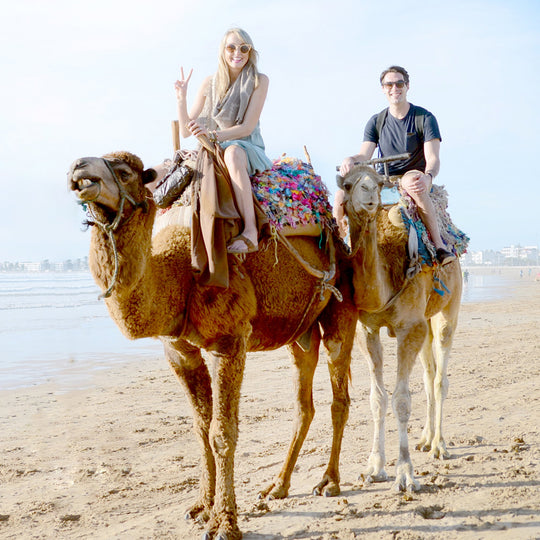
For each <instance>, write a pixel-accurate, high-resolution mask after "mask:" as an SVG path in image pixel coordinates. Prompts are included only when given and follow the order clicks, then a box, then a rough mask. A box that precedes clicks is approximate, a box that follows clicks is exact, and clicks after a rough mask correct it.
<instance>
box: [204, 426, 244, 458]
mask: <svg viewBox="0 0 540 540" xmlns="http://www.w3.org/2000/svg"><path fill="white" fill-rule="evenodd" d="M237 439H238V429H236V427H233V428H228V429H224V430H220V431H217V430H215V429H211V430H210V445H211V446H212V452H213V453H214V455H215V456H220V457H222V458H224V457H227V456H229V455H230V454H231V453H234V450H235V448H236V441H237Z"/></svg>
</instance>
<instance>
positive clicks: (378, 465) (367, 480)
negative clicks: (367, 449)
mask: <svg viewBox="0 0 540 540" xmlns="http://www.w3.org/2000/svg"><path fill="white" fill-rule="evenodd" d="M358 479H359V480H362V482H363V483H364V484H373V483H379V482H386V481H387V480H388V474H386V471H385V470H384V464H383V461H382V460H380V459H371V458H370V460H369V462H368V467H367V469H366V470H365V472H364V473H363V474H361V475H360V476H359V477H358Z"/></svg>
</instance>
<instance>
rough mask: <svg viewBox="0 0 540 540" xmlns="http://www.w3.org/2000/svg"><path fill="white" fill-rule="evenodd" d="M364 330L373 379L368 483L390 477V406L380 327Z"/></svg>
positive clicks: (366, 478)
mask: <svg viewBox="0 0 540 540" xmlns="http://www.w3.org/2000/svg"><path fill="white" fill-rule="evenodd" d="M362 330H363V336H364V339H365V346H366V348H367V361H368V367H369V376H370V380H371V390H370V395H369V403H370V405H371V414H372V416H373V446H372V448H371V454H370V455H369V459H368V466H367V469H366V470H365V472H364V475H363V478H364V481H365V482H367V483H370V482H384V481H386V480H387V479H388V475H387V474H386V471H385V470H384V467H385V465H386V457H385V453H384V419H385V416H386V409H387V408H388V394H387V392H386V389H385V387H384V380H383V351H382V345H381V340H380V336H379V329H378V328H377V329H371V328H368V327H366V326H364V325H362Z"/></svg>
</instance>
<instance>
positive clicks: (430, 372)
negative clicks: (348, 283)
mask: <svg viewBox="0 0 540 540" xmlns="http://www.w3.org/2000/svg"><path fill="white" fill-rule="evenodd" d="M337 180H338V185H339V187H341V188H342V189H343V190H344V192H345V199H344V204H345V210H346V214H347V216H348V220H349V227H350V237H351V251H352V255H351V258H352V266H353V286H354V303H355V305H356V306H357V308H358V310H359V319H360V322H361V325H360V326H361V328H362V337H361V339H362V342H363V346H364V349H365V350H366V351H367V359H368V364H369V369H370V378H371V393H370V402H371V409H372V414H373V421H374V438H373V447H372V450H371V454H370V457H369V460H368V467H367V470H366V474H365V478H366V480H367V481H368V482H369V481H383V480H386V479H387V473H386V471H385V452H384V420H385V414H386V408H387V403H388V396H387V392H386V390H385V388H384V382H383V351H382V346H381V342H380V336H379V333H380V329H381V328H382V327H387V329H388V333H389V335H390V336H391V337H396V338H397V380H396V387H395V389H394V392H393V395H392V405H393V409H394V414H395V416H396V418H397V421H398V433H399V456H398V460H397V465H396V480H395V483H394V488H395V489H396V490H398V491H400V490H416V489H419V484H418V482H417V480H416V479H415V477H414V472H413V465H412V462H411V458H410V453H409V443H408V436H407V424H408V421H409V416H410V411H411V397H410V393H409V376H410V373H411V370H412V367H413V365H414V362H415V359H416V357H417V355H418V354H420V358H421V361H422V364H423V366H424V386H425V391H426V395H427V418H426V423H425V427H424V430H423V433H422V437H421V439H420V443H419V445H418V447H417V448H419V449H422V450H424V451H429V452H430V453H431V454H432V455H433V456H434V457H435V458H441V459H442V458H447V457H448V456H449V454H448V451H447V449H446V444H445V442H444V438H443V433H442V423H443V411H442V409H443V402H444V399H445V398H446V395H447V392H448V377H447V365H448V359H449V355H450V349H451V346H452V339H453V336H454V333H455V331H456V326H457V321H458V312H459V307H460V303H461V288H462V282H461V269H460V265H459V261H458V260H456V261H454V262H452V263H450V264H448V265H446V266H444V267H440V266H433V267H424V268H423V269H422V271H421V272H420V273H418V274H416V275H415V276H414V277H413V278H412V279H406V277H405V275H406V270H407V268H408V258H407V252H406V247H407V237H408V235H407V231H406V230H405V227H404V225H403V223H402V222H401V223H396V219H395V215H394V216H393V215H392V210H390V211H389V210H387V209H385V208H383V207H382V206H381V199H380V190H381V187H382V184H383V179H382V177H380V176H379V175H378V174H377V173H376V172H375V171H374V170H373V169H372V168H371V167H366V166H358V167H356V168H354V169H353V170H351V171H350V172H349V173H348V174H347V176H346V177H344V178H342V177H340V176H338V179H337ZM412 234H416V233H415V232H414V231H413V232H412ZM436 278H437V279H440V280H441V281H442V282H443V283H444V284H445V286H446V287H447V289H448V290H449V291H450V292H445V293H444V295H443V296H441V295H439V294H437V293H436V292H435V291H434V288H437V289H440V288H441V287H440V286H439V285H438V282H437V283H436V282H435V281H434V280H435V279H436Z"/></svg>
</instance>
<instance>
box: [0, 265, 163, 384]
mask: <svg viewBox="0 0 540 540" xmlns="http://www.w3.org/2000/svg"><path fill="white" fill-rule="evenodd" d="M100 292H101V291H100V290H99V289H98V287H97V286H96V284H95V283H94V280H93V278H92V276H91V275H90V273H89V272H66V273H60V272H59V273H55V272H43V273H39V272H28V273H26V272H14V273H4V272H2V273H0V390H5V389H12V388H18V387H26V386H33V385H36V384H40V383H43V382H53V383H55V382H58V383H59V384H60V385H64V384H65V383H69V386H72V385H75V386H77V387H80V386H81V385H83V386H84V385H85V384H86V382H85V381H88V380H89V377H88V373H89V372H91V371H92V370H95V369H105V368H107V367H109V366H110V365H111V364H114V363H115V362H125V361H126V360H127V359H129V358H130V357H134V358H135V357H136V358H138V359H140V358H141V357H145V356H152V357H158V356H161V357H163V347H162V346H161V343H160V342H159V341H158V340H154V339H141V340H136V341H130V340H128V339H127V338H125V337H124V336H123V335H122V333H121V332H120V330H119V329H118V328H117V327H116V325H115V324H114V322H113V321H112V319H111V318H110V316H109V314H108V311H107V308H106V306H105V302H104V301H103V300H98V296H99V294H100ZM164 361H165V360H164Z"/></svg>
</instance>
